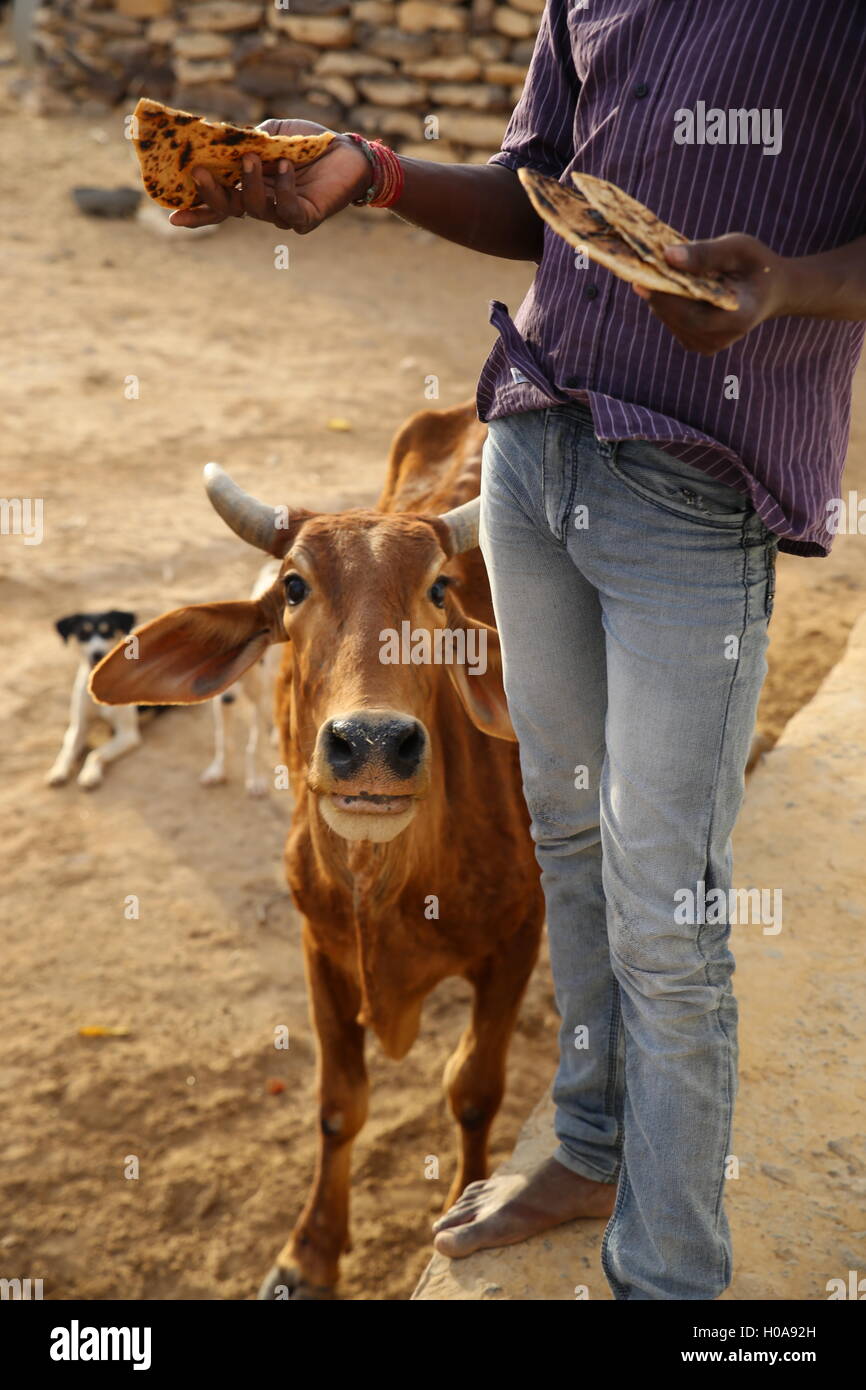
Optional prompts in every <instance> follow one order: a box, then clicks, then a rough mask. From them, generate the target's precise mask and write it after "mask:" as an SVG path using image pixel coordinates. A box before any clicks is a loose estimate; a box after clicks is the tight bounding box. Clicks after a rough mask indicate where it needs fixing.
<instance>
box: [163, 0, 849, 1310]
mask: <svg viewBox="0 0 866 1390" xmlns="http://www.w3.org/2000/svg"><path fill="white" fill-rule="evenodd" d="M864 56H866V11H864V8H863V6H862V5H860V4H858V3H857V2H856V0H817V2H816V3H815V4H813V5H811V6H804V7H801V6H793V5H790V4H789V3H788V0H753V3H752V5H751V6H749V7H743V6H742V5H741V4H740V3H739V0H715V2H714V4H713V5H706V4H699V3H681V4H676V5H675V4H671V3H668V2H667V0H585V3H576V0H548V6H547V9H546V10H545V13H544V16H543V19H542V22H541V27H540V31H539V34H538V41H537V44H536V48H535V53H534V57H533V60H532V64H531V67H530V70H529V73H528V76H527V81H526V87H525V90H524V95H523V97H522V98H521V100H520V102H519V104H518V106H517V108H516V110H515V111H514V114H513V116H512V118H511V122H510V124H509V126H508V130H507V132H506V135H505V139H504V141H503V146H502V151H501V152H500V153H499V154H497V155H495V156H494V157H493V159H492V160H491V161H490V163H489V165H487V166H483V167H479V166H469V167H453V166H451V167H449V166H445V165H441V164H438V163H427V162H425V161H422V160H417V159H409V158H406V159H400V160H399V176H400V177H399V179H397V180H396V184H395V178H394V169H393V167H392V166H393V164H394V161H393V159H392V160H391V161H390V164H389V162H388V161H387V160H385V161H384V163H383V160H382V157H381V156H380V157H378V158H376V157H375V155H373V156H371V152H370V150H369V148H367V149H365V148H364V147H363V146H362V145H360V144H359V143H358V142H357V140H355V139H352V138H350V137H348V136H340V137H338V139H337V140H336V141H335V142H334V144H333V145H332V147H331V150H330V151H329V153H328V154H326V155H325V157H324V158H323V159H322V160H321V161H320V162H319V163H316V164H314V165H312V166H311V167H310V168H308V169H303V170H301V171H299V172H298V173H296V174H293V172H292V169H291V168H290V167H289V166H288V165H287V164H286V162H285V161H283V162H281V165H280V167H279V169H277V170H272V171H269V176H268V177H266V176H265V175H264V174H263V171H262V169H261V167H260V165H259V164H258V163H257V161H255V160H251V161H248V162H247V165H246V171H245V174H244V178H243V186H242V188H241V189H239V190H234V191H232V192H230V193H226V192H223V191H221V190H220V189H219V188H217V187H216V185H215V184H214V183H213V180H212V179H210V178H209V177H208V175H207V174H206V173H205V172H202V173H201V175H200V180H199V186H200V188H201V191H202V200H203V201H202V205H201V206H200V207H199V208H197V209H194V210H193V211H191V212H186V213H176V214H174V218H173V220H174V221H175V222H177V223H179V224H181V225H189V226H191V225H198V224H201V223H203V222H212V221H219V220H222V218H224V217H226V216H229V215H234V216H242V215H244V214H245V213H248V214H250V215H251V216H254V217H258V218H262V219H264V220H266V221H271V222H273V223H275V224H276V225H277V226H278V227H282V228H292V229H293V230H295V231H297V232H300V233H305V232H308V231H311V230H312V229H313V228H314V227H317V226H318V225H319V224H320V223H321V222H322V221H323V220H324V219H325V218H327V217H330V216H332V215H333V214H334V213H335V212H337V211H339V210H340V209H341V208H342V207H344V206H346V204H347V203H349V202H350V201H353V200H356V199H362V198H364V197H365V195H367V197H368V198H369V196H370V185H371V177H372V179H373V184H372V196H373V197H374V198H375V197H376V195H377V193H380V192H381V180H382V179H383V178H384V173H383V169H384V167H385V165H386V164H388V167H389V169H390V172H389V175H388V186H389V188H390V190H391V192H390V193H389V194H388V196H387V198H384V199H383V198H380V199H379V201H380V202H382V201H385V202H387V203H388V204H389V205H391V206H393V208H394V211H395V212H396V213H397V214H398V215H399V216H400V217H402V218H404V219H406V220H407V221H410V222H413V223H417V224H418V225H419V226H422V227H426V228H428V229H429V230H431V231H433V232H436V233H438V234H439V235H441V236H444V237H447V238H448V239H450V240H452V241H456V242H459V243H460V244H462V245H464V246H469V247H472V248H475V249H477V250H480V251H485V252H487V253H488V254H491V255H498V256H505V257H513V258H517V259H525V260H532V261H535V262H537V263H538V271H537V274H536V276H535V280H534V283H533V285H532V288H531V289H530V291H529V293H528V295H527V297H526V299H525V300H524V303H523V304H522V306H521V308H520V311H519V313H518V314H517V316H516V318H515V319H514V320H513V321H512V319H511V318H510V317H509V315H508V311H507V309H506V307H505V306H504V305H502V304H499V303H494V305H493V309H492V322H493V323H494V324H495V325H496V327H497V328H498V329H499V331H500V338H499V340H498V342H497V344H496V346H495V347H494V350H493V352H492V353H491V355H490V357H489V358H488V361H487V363H486V364H485V367H484V370H483V373H482V376H481V381H480V385H479V389H478V409H479V414H480V416H481V418H482V419H484V420H487V421H489V425H490V428H489V437H488V441H487V444H486V449H485V455H484V468H483V482H482V548H483V552H484V556H485V559H486V562H487V566H488V570H489V572H490V579H491V584H492V588H493V596H494V604H495V609H496V616H497V621H498V624H499V628H500V632H501V635H502V640H503V647H504V657H505V684H506V691H507V695H508V700H509V705H510V709H511V714H512V719H513V723H514V727H515V729H516V731H517V734H518V737H519V741H520V750H521V763H522V768H523V774H524V785H525V790H526V797H527V802H528V804H529V808H530V811H531V814H532V820H533V834H534V837H535V840H536V844H537V853H538V859H539V863H540V865H541V868H542V875H543V884H544V890H545V896H546V901H547V910H548V926H549V935H550V947H551V956H552V963H553V972H554V980H555V985H556V994H557V1003H558V1007H559V1010H560V1013H561V1015H562V1031H561V1060H560V1066H559V1070H558V1073H557V1077H556V1082H555V1088H554V1097H555V1101H556V1106H557V1118H556V1132H557V1138H558V1140H559V1148H558V1150H557V1152H556V1154H555V1155H554V1156H553V1157H552V1158H551V1159H550V1160H549V1161H548V1162H547V1163H546V1164H544V1165H543V1166H542V1168H541V1169H540V1170H538V1172H536V1173H535V1174H533V1175H532V1176H531V1177H530V1178H529V1180H528V1181H525V1182H524V1181H519V1182H518V1181H516V1180H513V1179H512V1180H508V1181H507V1182H504V1183H503V1182H497V1181H491V1182H487V1183H484V1184H475V1185H474V1186H473V1188H470V1189H469V1190H468V1191H467V1192H466V1193H465V1194H464V1196H463V1198H462V1199H461V1200H460V1202H459V1203H458V1204H457V1206H456V1207H454V1208H453V1209H452V1211H450V1212H449V1213H448V1214H447V1215H446V1216H445V1217H443V1218H442V1219H441V1220H440V1221H439V1222H437V1223H436V1230H437V1235H436V1241H435V1243H436V1248H437V1249H438V1250H440V1251H442V1252H443V1253H444V1254H446V1255H450V1256H462V1255H466V1254H468V1253H470V1252H471V1251H472V1250H475V1249H478V1248H480V1247H483V1246H491V1245H502V1244H506V1243H510V1242H514V1241H518V1240H521V1239H523V1238H525V1237H526V1236H527V1235H529V1234H531V1233H533V1232H537V1231H541V1230H544V1229H545V1228H547V1227H550V1226H552V1225H555V1224H557V1223H559V1222H562V1221H566V1220H570V1219H572V1218H574V1217H578V1216H587V1217H599V1216H610V1218H611V1219H610V1221H609V1223H608V1226H607V1231H606V1233H605V1239H604V1244H603V1247H602V1262H603V1266H604V1270H605V1273H606V1276H607V1278H608V1281H609V1283H610V1285H611V1288H612V1290H613V1293H614V1296H615V1297H616V1298H617V1299H621V1300H638V1301H640V1300H652V1299H712V1298H716V1297H717V1296H718V1295H719V1294H720V1293H721V1292H722V1290H723V1289H724V1288H725V1287H726V1286H727V1284H728V1283H729V1281H730V1272H731V1254H730V1239H729V1233H728V1227H727V1222H726V1218H725V1214H724V1207H723V1189H724V1181H725V1160H726V1156H727V1155H728V1154H729V1153H730V1145H731V1137H730V1136H731V1114H732V1106H733V1100H734V1092H735V1087H736V1004H735V1001H734V998H733V995H732V991H731V974H732V970H733V959H732V956H731V954H730V951H729V949H728V936H729V931H730V925H729V923H728V922H727V921H726V920H721V921H715V922H714V921H712V920H710V921H705V920H703V918H704V916H706V917H711V916H712V914H711V913H709V912H708V913H706V914H702V913H700V912H697V911H694V912H689V911H688V910H687V909H686V910H683V907H682V904H683V902H684V901H685V902H686V903H687V902H688V901H689V899H690V896H691V901H693V902H694V901H696V900H697V898H698V897H699V896H700V894H701V892H709V891H710V890H711V889H722V890H726V889H727V888H728V887H729V885H730V882H731V853H730V836H731V831H732V829H733V825H734V821H735V818H736V815H737V812H738V809H739V805H740V800H741V795H742V788H743V770H744V766H745V762H746V757H747V752H748V748H749V743H750V737H751V733H752V729H753V724H754V718H755V710H756V706H757V701H758V694H759V691H760V687H761V683H762V680H763V677H764V674H765V670H766V666H765V656H764V654H765V648H766V641H767V635H766V634H767V622H768V619H769V617H770V613H771V609H772V600H773V573H774V563H775V555H776V550H777V548H779V547H781V548H782V549H784V550H788V551H792V552H794V553H798V554H802V555H824V554H826V553H827V551H828V550H829V547H830V544H831V534H830V527H829V524H828V521H827V515H828V512H827V507H828V502H829V500H830V499H831V498H832V497H834V496H836V495H838V493H839V485H840V478H841V470H842V464H843V458H844V452H845V445H846V440H847V433H848V418H849V405H850V383H851V377H852V374H853V371H854V367H855V365H856V362H857V359H858V356H859V353H860V349H861V346H862V338H863V328H862V326H861V324H862V321H863V320H864V318H866V236H864V232H866V91H864V85H866V83H864V73H866V64H864ZM267 128H268V129H269V130H271V131H274V132H277V131H282V132H285V133H300V132H302V131H304V130H310V129H319V127H314V126H311V125H309V124H308V123H306V122H299V121H298V122H295V121H284V122H274V121H270V122H268V123H267ZM371 157H372V158H373V161H374V162H373V164H372V165H371V163H370V159H371ZM522 165H528V166H531V167H532V168H535V169H539V170H541V171H542V172H544V173H546V174H548V175H551V176H553V177H556V178H558V179H559V180H560V181H561V182H562V183H564V184H566V185H567V186H570V182H571V181H570V178H569V175H570V172H571V170H572V169H580V170H583V171H584V172H587V173H590V174H594V175H598V176H600V177H602V178H605V179H609V180H611V181H612V182H613V183H615V184H617V185H619V186H620V187H622V188H624V189H625V190H626V191H627V192H628V193H630V194H632V195H633V196H635V197H636V198H638V199H640V200H641V201H642V202H644V203H645V204H647V205H648V206H649V207H650V208H652V210H653V211H654V212H656V213H657V214H658V215H659V216H660V217H661V218H663V219H664V220H665V221H666V222H669V223H670V224H672V225H673V226H676V227H678V228H680V229H681V230H682V231H683V232H685V234H686V235H687V236H689V237H691V238H695V239H697V240H696V241H695V242H694V243H693V244H691V245H689V246H687V247H684V248H682V249H680V250H678V251H671V252H669V253H668V258H669V260H670V261H671V263H672V264H676V265H680V266H683V267H685V268H686V269H690V270H695V271H704V270H714V271H723V272H726V273H728V274H729V275H730V276H731V277H732V281H733V283H734V284H735V286H736V289H737V293H738V296H739V306H740V307H739V308H738V309H737V310H736V311H733V312H731V311H724V310H719V309H715V308H713V307H710V306H709V305H705V304H701V303H697V302H695V301H692V300H689V299H685V298H680V297H677V296H670V295H663V294H657V293H652V294H649V293H646V292H643V291H637V292H636V293H635V292H634V291H632V289H631V288H630V287H629V286H628V285H627V284H626V283H624V282H623V281H621V280H619V279H617V278H616V277H614V276H613V275H612V274H610V273H608V272H607V271H604V270H601V269H599V268H598V267H597V266H594V265H592V264H591V263H588V262H587V261H586V259H585V258H583V257H580V256H578V257H577V258H576V257H575V253H574V251H573V250H572V249H571V248H569V247H568V246H567V245H566V243H565V242H564V241H562V240H561V239H560V238H558V237H557V236H556V235H555V234H554V233H553V232H551V231H550V230H549V229H547V228H546V227H545V226H544V225H543V224H542V223H541V221H540V220H539V219H538V218H537V217H536V215H535V214H534V212H533V211H532V208H531V207H530V205H529V202H528V201H527V198H526V196H525V194H524V192H523V190H522V187H521V185H520V183H519V181H518V179H517V175H516V172H515V171H516V170H517V169H518V168H519V167H521V166H522ZM371 171H372V172H371ZM377 180H378V181H379V183H378V184H377ZM401 180H402V187H400V186H399V185H400V181H401ZM731 233H733V234H731ZM642 301H645V302H642ZM721 916H722V918H723V919H724V918H725V914H724V913H722V914H721ZM614 1198H615V1200H614Z"/></svg>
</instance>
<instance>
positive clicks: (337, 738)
mask: <svg viewBox="0 0 866 1390" xmlns="http://www.w3.org/2000/svg"><path fill="white" fill-rule="evenodd" d="M326 749H327V755H328V762H329V763H330V764H331V766H332V767H333V768H334V769H339V770H341V771H344V770H345V771H348V770H349V769H350V768H351V767H352V765H353V764H354V762H355V761H356V758H357V750H356V749H355V747H354V745H353V744H352V742H351V741H350V740H349V739H348V738H346V736H345V734H339V733H337V731H336V729H334V728H330V729H329V730H328V734H327V740H326Z"/></svg>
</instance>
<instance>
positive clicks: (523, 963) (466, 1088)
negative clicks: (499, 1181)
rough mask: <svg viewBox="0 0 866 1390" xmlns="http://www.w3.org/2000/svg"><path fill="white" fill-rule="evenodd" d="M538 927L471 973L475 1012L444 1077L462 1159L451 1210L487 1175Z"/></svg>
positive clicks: (450, 1199)
mask: <svg viewBox="0 0 866 1390" xmlns="http://www.w3.org/2000/svg"><path fill="white" fill-rule="evenodd" d="M539 929H540V923H539V922H537V921H530V922H527V923H526V924H525V925H524V926H523V927H521V928H520V930H519V931H518V932H516V933H515V935H514V936H513V937H511V939H510V940H508V941H506V942H505V943H504V944H503V946H502V947H501V948H500V950H499V952H498V953H497V954H495V955H490V956H487V957H485V959H484V960H482V961H481V962H480V963H479V965H477V966H475V967H473V969H472V970H471V971H469V972H468V974H467V978H468V979H469V981H470V983H471V984H472V986H473V988H474V990H475V998H474V1001H473V1007H472V1017H471V1019H470V1021H469V1026H468V1027H467V1029H466V1032H465V1033H464V1034H463V1036H462V1038H461V1039H460V1042H459V1043H458V1045H457V1050H456V1052H455V1053H454V1054H453V1056H452V1057H450V1058H449V1060H448V1064H447V1066H446V1068H445V1077H444V1084H445V1090H446V1092H447V1094H448V1100H449V1103H450V1105H451V1111H452V1113H453V1115H454V1118H455V1120H456V1121H457V1124H458V1125H459V1133H460V1161H459V1164H458V1169H457V1175H456V1177H455V1179H454V1182H453V1184H452V1186H451V1190H450V1192H449V1193H448V1198H447V1200H446V1203H445V1208H446V1210H447V1208H448V1207H450V1206H452V1205H453V1203H454V1202H456V1201H457V1198H458V1197H459V1196H460V1194H461V1192H463V1190H464V1189H465V1188H466V1187H467V1186H468V1184H469V1183H471V1182H479V1181H480V1180H481V1179H482V1178H486V1176H487V1141H488V1138H489V1135H490V1127H491V1125H492V1124H493V1121H494V1119H495V1118H496V1114H497V1112H498V1110H499V1106H500V1104H501V1102H502V1094H503V1091H504V1090H505V1062H506V1057H507V1054H508V1044H509V1041H510V1039H511V1033H512V1031H513V1028H514V1022H515V1019H516V1018H517V1012H518V1009H519V1008H520V1001H521V999H522V998H523V991H524V990H525V988H526V983H527V981H528V979H529V976H530V975H531V974H532V968H533V966H534V964H535V959H536V956H537V954H538V940H539Z"/></svg>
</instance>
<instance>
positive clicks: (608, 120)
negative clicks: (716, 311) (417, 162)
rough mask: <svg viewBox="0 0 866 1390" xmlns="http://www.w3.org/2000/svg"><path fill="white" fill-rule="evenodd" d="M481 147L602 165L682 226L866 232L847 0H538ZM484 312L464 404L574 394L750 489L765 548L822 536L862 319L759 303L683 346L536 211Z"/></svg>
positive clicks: (863, 153) (555, 165) (833, 241)
mask: <svg viewBox="0 0 866 1390" xmlns="http://www.w3.org/2000/svg"><path fill="white" fill-rule="evenodd" d="M752 110H755V111H757V112H758V113H759V119H760V113H762V112H763V113H765V114H764V116H763V120H764V122H765V124H764V126H763V128H762V129H759V128H758V126H757V125H754V124H753V121H754V118H753V117H743V116H740V115H737V113H738V112H748V111H752ZM715 111H719V112H721V113H724V114H723V116H721V117H720V116H718V115H714V114H713V113H714V112H715ZM689 112H691V113H692V122H691V126H690V125H689V119H690V118H689V115H688V113H689ZM729 112H732V113H733V120H731V118H730V117H729V116H728V113H729ZM683 113H686V114H683ZM774 113H776V114H775V115H774ZM743 122H744V123H745V124H743ZM708 123H709V124H708ZM745 128H748V131H749V134H750V138H749V139H748V140H746V141H745V142H743V134H744V130H745ZM675 137H677V138H675ZM689 137H691V139H689ZM701 137H703V139H701ZM717 137H722V138H723V139H724V143H722V142H721V139H719V138H717ZM777 147H778V148H777ZM765 148H766V149H767V150H768V151H770V152H767V153H765V152H764V150H765ZM774 150H775V152H772V151H774ZM490 162H491V163H498V164H504V165H506V166H507V167H508V168H509V169H517V168H519V167H520V166H521V165H529V166H531V167H532V168H534V169H540V170H541V171H542V172H543V173H546V174H550V175H552V176H553V177H555V178H558V179H559V180H560V182H561V183H564V184H567V185H568V186H571V180H570V178H569V174H570V172H571V170H572V169H578V170H582V171H584V172H585V173H589V174H596V175H598V176H599V177H601V178H605V179H610V180H611V181H612V182H613V183H615V184H618V185H619V186H620V187H621V188H623V189H625V190H626V191H627V192H628V193H631V194H632V195H633V196H634V197H636V198H639V199H640V201H641V202H643V203H646V205H647V206H648V207H650V208H652V209H653V211H654V212H655V213H657V214H658V216H659V217H661V218H662V219H663V220H664V221H665V222H668V223H670V224H671V225H672V226H674V227H677V228H678V229H679V230H680V231H682V232H683V233H684V234H685V235H686V236H687V237H689V238H691V239H702V238H705V237H714V236H720V235H721V234H722V233H724V232H728V231H738V232H748V233H751V235H753V236H756V237H759V238H760V240H761V241H763V242H764V243H765V244H766V245H768V246H769V247H771V248H772V250H773V251H776V252H778V253H779V254H780V255H783V256H805V255H810V254H814V253H816V252H820V251H828V250H831V249H832V248H833V247H837V246H843V245H845V244H846V243H847V242H850V241H854V240H855V239H856V238H857V237H860V236H862V235H864V233H866V3H864V0H812V3H810V4H793V3H792V2H791V0H751V3H749V4H744V3H742V0H582V3H581V2H580V0H548V3H547V8H546V10H545V12H544V15H543V18H542V21H541V27H540V29H539V33H538V40H537V43H536V47H535V53H534V55H533V59H532V64H531V66H530V69H529V73H528V75H527V80H526V86H525V89H524V93H523V96H522V98H521V100H520V102H519V103H518V105H517V107H516V109H515V111H514V113H513V115H512V117H511V121H510V122H509V125H508V129H507V131H506V133H505V138H504V140H503V145H502V150H501V152H500V153H499V154H496V155H494V156H493V158H492V159H491V161H490ZM491 323H493V324H494V325H495V327H496V328H497V329H498V330H499V335H500V336H499V338H498V340H497V342H496V344H495V346H494V348H493V351H492V352H491V354H490V356H489V357H488V359H487V362H486V363H485V365H484V369H483V371H482V374H481V379H480V381H479V384H478V396H477V401H478V413H479V416H480V417H481V419H482V420H492V419H496V418H497V417H498V416H502V415H511V414H513V413H514V412H516V411H522V410H537V409H540V408H543V407H547V406H551V405H557V404H563V403H567V402H569V401H575V400H581V401H584V402H586V403H588V404H589V406H590V407H591V409H592V413H593V419H594V421H595V429H596V433H597V434H598V435H599V437H600V438H602V439H609V440H614V439H649V440H652V441H654V442H655V443H657V444H659V445H661V446H662V447H663V448H665V449H669V450H670V451H671V452H672V453H675V454H677V455H678V456H680V457H682V458H684V459H686V460H687V461H688V462H690V463H693V464H695V465H696V466H697V467H699V468H702V469H704V470H706V472H707V473H709V474H711V475H712V476H713V477H714V478H717V479H719V480H721V481H723V482H726V483H728V484H730V485H731V486H733V487H737V488H739V489H740V490H741V491H743V492H746V493H748V495H749V497H750V498H751V500H752V503H753V505H754V506H755V508H756V510H757V511H758V513H759V515H760V516H761V517H762V518H763V520H764V522H765V523H766V525H767V526H768V527H769V529H770V530H771V531H773V532H775V533H776V534H777V535H778V536H779V537H780V538H781V539H780V549H782V550H790V551H793V552H795V553H797V554H800V555H826V554H827V553H828V551H829V549H830V546H831V544H832V534H831V530H830V529H828V505H829V502H830V499H831V498H834V497H839V496H840V495H841V492H840V488H841V479H842V468H843V464H844V459H845V449H846V445H847V441H848V428H849V416H850V404H851V378H852V376H853V373H854V369H855V367H856V365H857V360H858V358H859V356H860V350H861V347H862V343H863V333H864V326H863V324H862V323H856V322H853V321H831V320H827V319H818V318H814V319H810V318H790V317H789V318H777V319H771V320H769V321H768V322H766V323H763V324H760V325H759V326H758V327H757V328H755V329H753V330H752V332H751V333H748V334H747V335H746V336H745V338H742V339H740V341H739V342H737V343H735V344H734V345H733V346H732V347H730V348H728V349H726V350H725V351H723V352H719V353H717V354H716V355H715V356H713V357H702V356H700V355H698V354H697V353H694V352H687V351H686V350H685V349H684V348H682V347H681V346H680V345H679V343H678V342H677V341H676V339H675V338H674V337H673V335H672V334H671V332H670V331H669V330H668V329H667V328H666V327H665V326H664V325H663V324H662V323H661V322H660V320H659V319H657V318H656V317H655V315H654V314H653V313H652V312H651V311H650V310H649V308H648V306H647V305H646V304H645V303H643V302H642V301H641V300H640V299H639V298H638V297H637V295H635V294H634V293H633V292H632V290H631V287H630V285H627V284H626V283H625V281H623V280H620V279H618V278H617V277H616V276H615V275H613V274H611V273H610V272H609V271H606V270H604V269H603V268H602V267H600V266H597V265H595V264H594V263H592V262H590V263H589V266H588V267H584V268H582V269H581V268H578V266H577V264H576V253H575V251H574V249H573V248H571V247H569V246H568V245H567V244H566V243H565V242H564V241H563V240H562V239H561V238H560V237H559V236H557V235H556V233H555V232H553V231H551V229H550V228H549V227H545V233H544V254H543V258H542V260H541V262H540V264H539V267H538V271H537V273H536V276H535V280H534V281H533V284H532V286H531V288H530V290H529V292H528V294H527V296H526V298H525V299H524V301H523V303H522V305H521V306H520V309H519V311H518V313H517V314H516V316H515V318H514V320H513V321H512V319H511V318H510V317H509V314H508V309H507V307H506V305H504V304H501V303H500V302H499V301H497V300H494V301H493V303H492V304H491Z"/></svg>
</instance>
